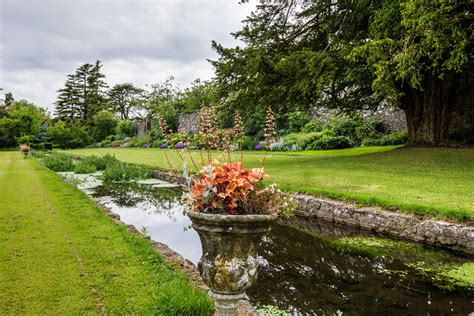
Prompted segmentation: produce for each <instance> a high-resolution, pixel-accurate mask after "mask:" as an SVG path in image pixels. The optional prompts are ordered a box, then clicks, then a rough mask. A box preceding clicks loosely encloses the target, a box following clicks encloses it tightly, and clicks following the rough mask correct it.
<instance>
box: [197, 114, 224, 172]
mask: <svg viewBox="0 0 474 316" xmlns="http://www.w3.org/2000/svg"><path fill="white" fill-rule="evenodd" d="M199 133H200V134H201V137H202V141H201V145H202V146H203V147H204V148H206V150H207V162H208V164H210V163H211V161H212V155H211V148H213V147H214V148H216V149H217V150H219V149H220V139H219V137H218V136H217V134H216V133H217V115H216V109H215V107H214V106H212V105H211V106H210V107H205V106H204V105H203V106H202V107H201V124H200V130H199ZM203 162H204V161H203Z"/></svg>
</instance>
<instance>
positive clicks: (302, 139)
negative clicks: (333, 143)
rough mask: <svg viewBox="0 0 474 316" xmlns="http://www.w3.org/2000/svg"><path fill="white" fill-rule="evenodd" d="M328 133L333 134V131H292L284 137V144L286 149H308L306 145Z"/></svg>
mask: <svg viewBox="0 0 474 316" xmlns="http://www.w3.org/2000/svg"><path fill="white" fill-rule="evenodd" d="M327 134H331V131H329V130H324V131H321V132H313V133H291V134H288V135H287V136H286V137H285V138H284V139H283V146H284V148H285V150H304V149H307V148H306V147H307V146H308V145H309V144H311V143H313V142H314V141H316V140H318V139H320V138H321V137H322V136H323V135H327ZM290 148H291V149H290Z"/></svg>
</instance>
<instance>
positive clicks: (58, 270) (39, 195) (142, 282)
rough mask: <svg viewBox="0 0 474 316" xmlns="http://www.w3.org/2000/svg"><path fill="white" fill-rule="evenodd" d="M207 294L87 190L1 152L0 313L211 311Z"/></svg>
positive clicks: (32, 161) (177, 312)
mask: <svg viewBox="0 0 474 316" xmlns="http://www.w3.org/2000/svg"><path fill="white" fill-rule="evenodd" d="M211 308H212V305H211V302H210V300H209V299H208V297H207V295H206V294H205V293H203V292H202V291H200V290H196V289H195V288H194V286H193V285H192V284H191V282H190V281H189V279H188V278H187V277H186V276H184V275H183V274H182V273H181V272H179V271H178V270H177V268H175V267H173V266H170V265H168V264H166V263H165V262H164V261H163V259H162V257H161V255H159V254H157V253H156V252H155V251H154V250H153V249H152V248H151V246H150V245H149V244H148V243H147V241H146V240H145V239H144V238H142V237H138V236H136V235H134V234H132V233H130V232H128V231H127V230H126V229H125V228H124V227H122V226H120V225H117V224H116V223H114V222H113V221H112V220H111V219H110V218H109V217H108V216H106V215H105V214H104V213H103V212H102V211H101V210H100V209H99V208H98V207H96V206H95V205H94V204H93V202H91V201H90V200H89V199H88V198H87V197H86V195H85V194H84V193H82V192H81V191H79V190H77V189H76V188H74V187H73V186H71V185H69V184H66V183H64V182H63V181H62V180H61V179H60V178H59V176H58V175H56V174H55V173H54V172H52V171H49V170H47V169H45V168H44V167H42V166H41V165H40V164H39V163H38V162H37V161H35V160H34V159H29V160H23V159H21V155H20V153H18V152H0V315H12V314H21V315H32V314H34V315H43V314H55V315H63V314H68V315H70V314H84V313H90V314H99V313H100V314H137V315H142V314H159V315H177V314H179V315H182V314H209V311H210V310H211Z"/></svg>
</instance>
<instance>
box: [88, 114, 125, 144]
mask: <svg viewBox="0 0 474 316" xmlns="http://www.w3.org/2000/svg"><path fill="white" fill-rule="evenodd" d="M118 122H119V120H118V118H117V117H116V116H115V115H114V114H113V113H112V112H109V111H101V112H99V113H97V114H96V115H95V116H94V136H95V139H96V141H99V142H100V141H101V140H103V139H105V138H106V137H107V136H109V135H113V134H115V128H116V127H117V124H118Z"/></svg>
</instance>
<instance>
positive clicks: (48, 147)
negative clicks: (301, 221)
mask: <svg viewBox="0 0 474 316" xmlns="http://www.w3.org/2000/svg"><path fill="white" fill-rule="evenodd" d="M44 150H53V144H52V143H44Z"/></svg>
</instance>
